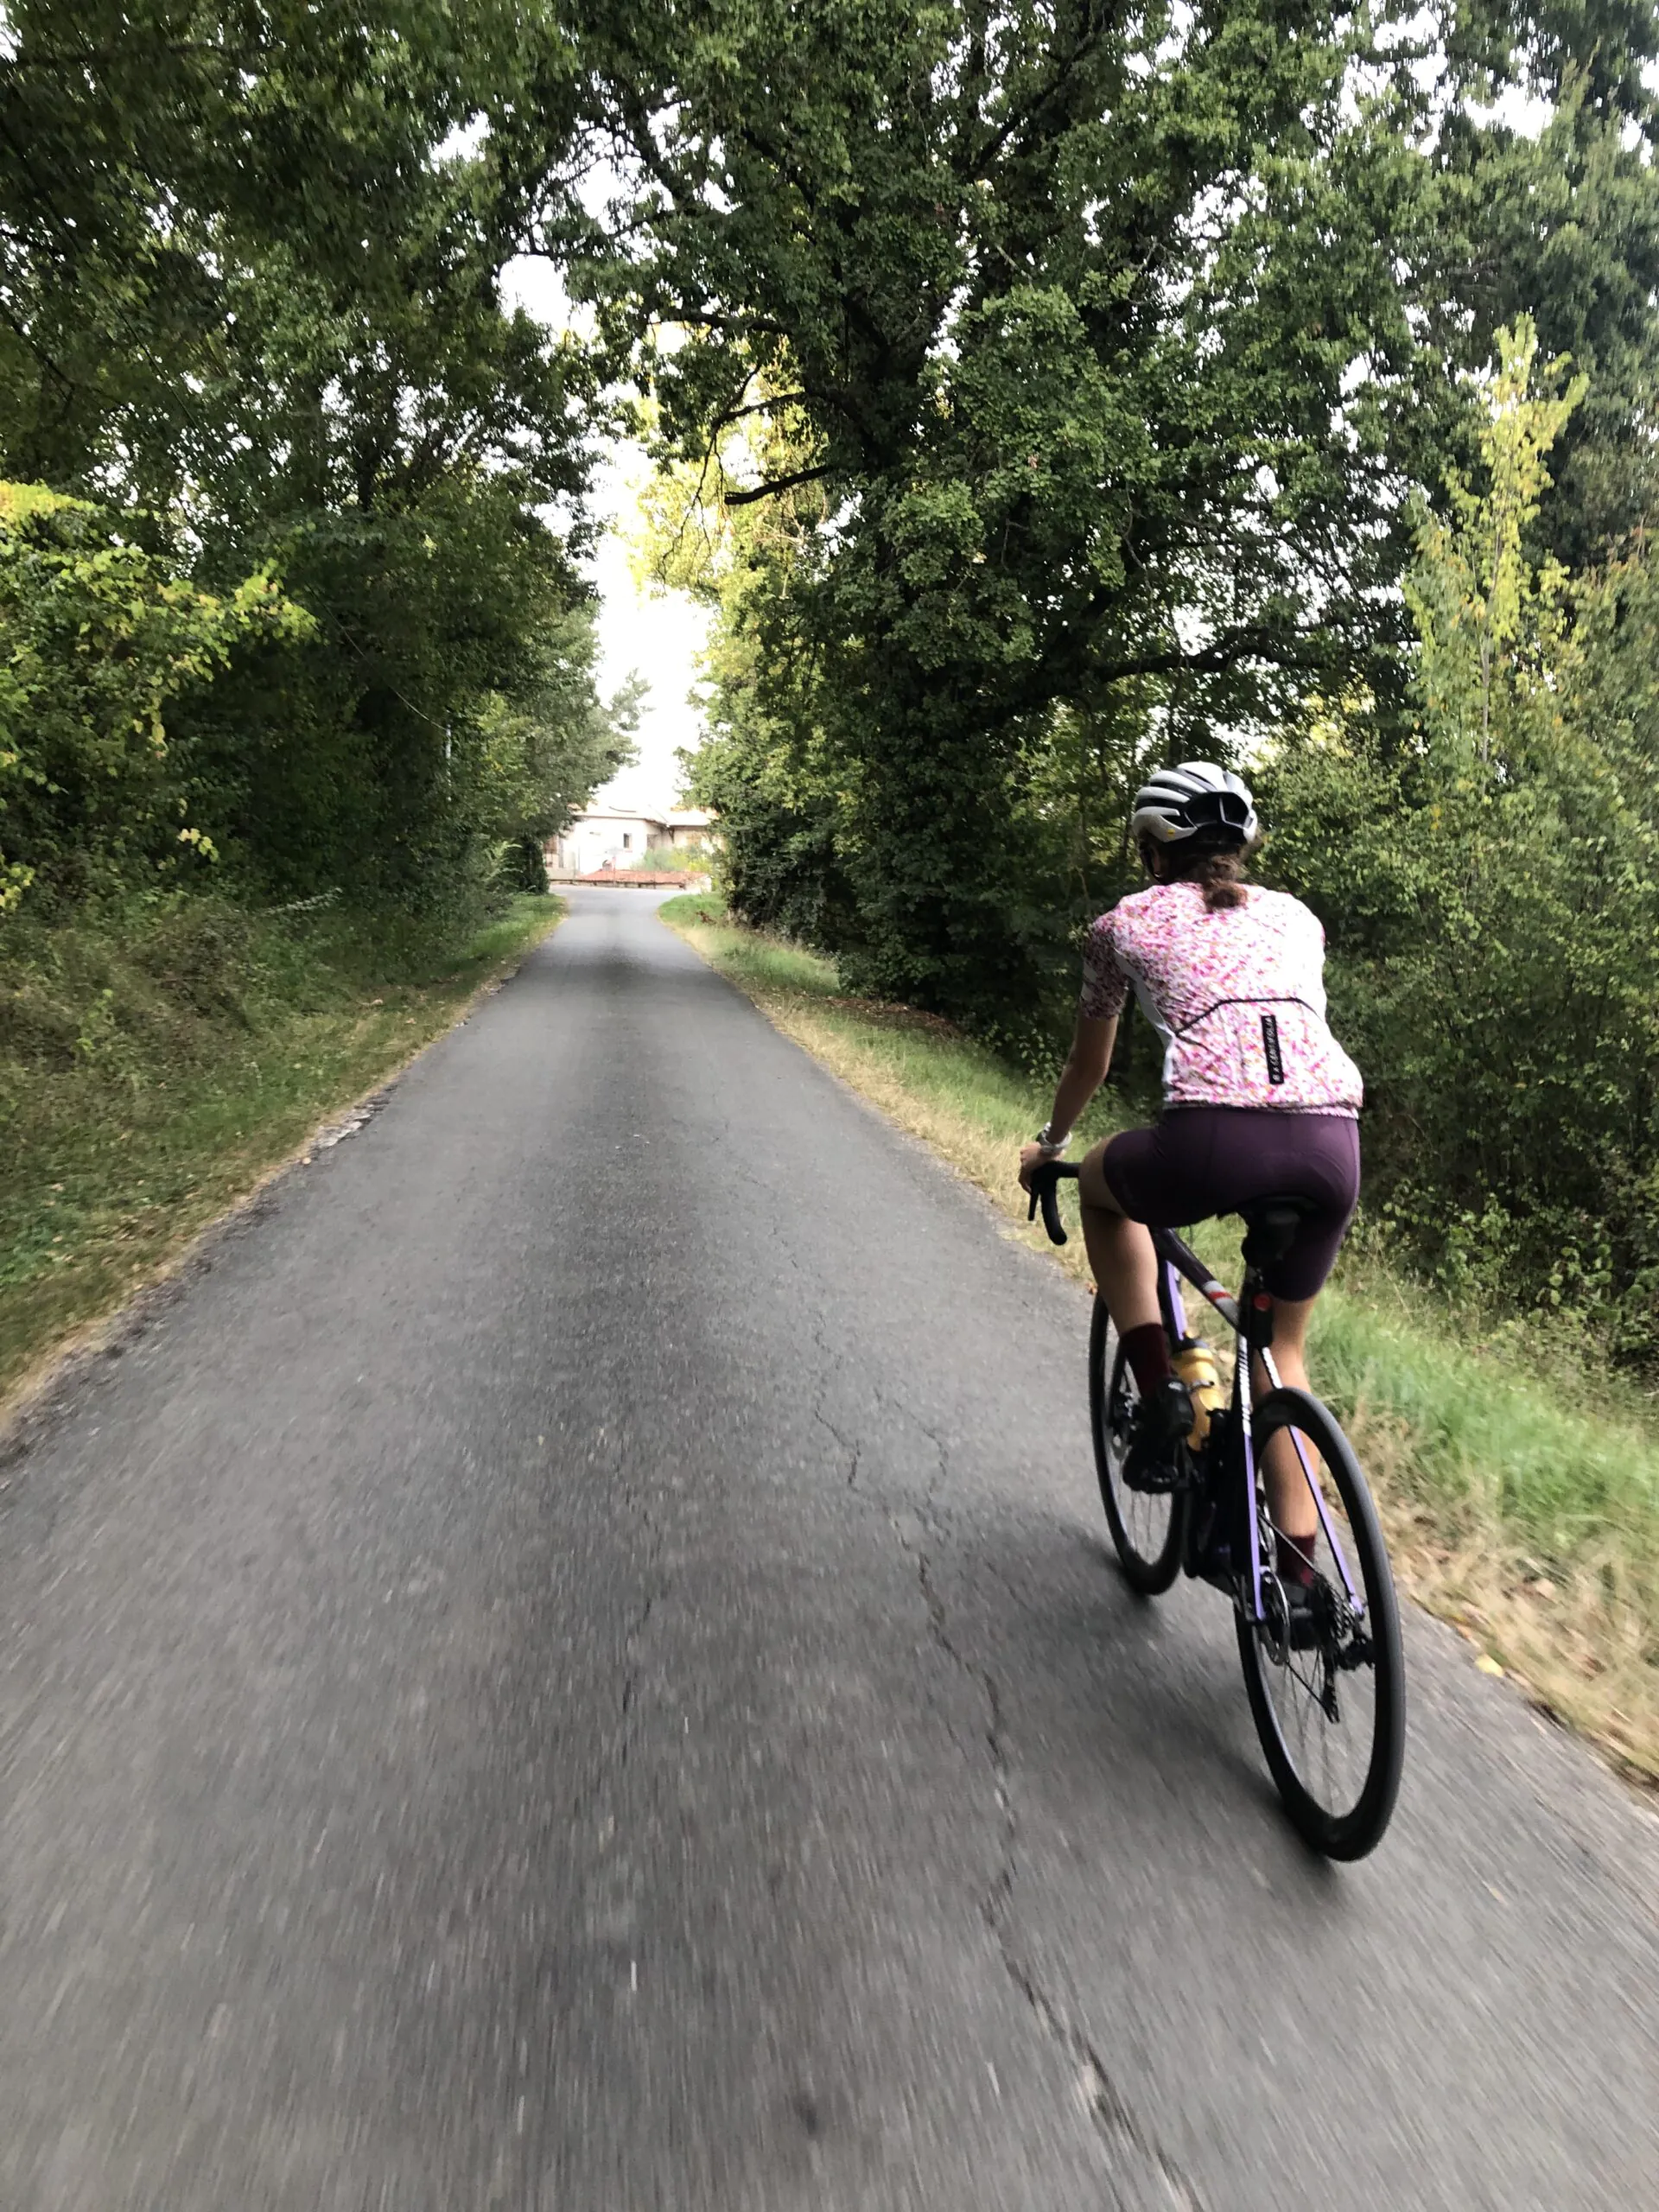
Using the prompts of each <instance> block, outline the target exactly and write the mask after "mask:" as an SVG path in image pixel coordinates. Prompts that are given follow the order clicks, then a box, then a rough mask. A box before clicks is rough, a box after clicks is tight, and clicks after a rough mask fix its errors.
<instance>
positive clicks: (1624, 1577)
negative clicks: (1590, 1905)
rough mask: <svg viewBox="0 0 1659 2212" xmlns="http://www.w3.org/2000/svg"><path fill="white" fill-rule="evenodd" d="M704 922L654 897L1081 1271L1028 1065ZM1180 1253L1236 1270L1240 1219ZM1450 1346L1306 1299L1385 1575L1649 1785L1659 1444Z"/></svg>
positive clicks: (1360, 1306)
mask: <svg viewBox="0 0 1659 2212" xmlns="http://www.w3.org/2000/svg"><path fill="white" fill-rule="evenodd" d="M719 916H720V909H719V905H718V901H717V900H713V899H685V900H676V901H672V902H671V905H670V907H669V908H667V909H664V919H666V920H667V921H669V922H670V924H671V926H673V927H675V928H677V929H678V930H679V931H680V932H681V934H682V935H683V936H684V937H685V938H687V939H688V941H689V942H690V944H693V945H694V946H695V947H696V949H697V950H699V951H700V952H701V953H702V955H703V957H705V958H706V959H708V960H709V962H710V963H711V964H712V965H714V966H715V967H717V968H719V969H721V971H722V972H723V973H724V974H726V975H728V976H730V977H731V978H732V980H733V981H734V982H736V983H738V984H739V985H740V986H741V988H743V989H744V990H745V991H746V992H747V994H748V995H749V996H750V997H751V998H753V1000H754V1001H755V1002H756V1004H757V1005H759V1006H760V1007H762V1009H763V1010H764V1011H765V1012H766V1014H768V1015H769V1016H770V1018H771V1019H772V1020H773V1021H774V1022H775V1023H776V1024H777V1026H778V1027H779V1029H781V1030H782V1031H783V1032H784V1033H785V1034H786V1035H788V1036H790V1037H792V1038H794V1039H795V1040H796V1041H797V1042H798V1044H800V1045H801V1046H804V1048H805V1050H806V1051H808V1052H810V1053H811V1054H812V1055H813V1056H814V1058H817V1059H818V1060H820V1061H822V1062H823V1065H825V1066H826V1067H828V1068H829V1069H830V1070H831V1071H833V1072H834V1073H835V1074H836V1075H837V1076H839V1077H841V1078H842V1081H843V1082H845V1083H847V1084H849V1086H850V1087H851V1088H853V1089H854V1090H857V1091H858V1092H860V1093H861V1096H864V1097H866V1098H868V1100H870V1102H871V1103H873V1104H874V1105H875V1106H878V1107H879V1108H880V1109H881V1110H882V1111H883V1112H884V1113H886V1114H887V1116H889V1117H890V1118H891V1119H892V1120H893V1121H894V1122H897V1123H898V1125H899V1127H900V1128H904V1129H907V1130H908V1131H910V1132H911V1134H912V1135H915V1136H918V1137H919V1138H921V1139H922V1140H923V1141H924V1142H925V1143H926V1144H928V1145H930V1146H931V1147H932V1148H933V1149H934V1150H935V1151H936V1152H938V1154H940V1155H941V1156H942V1157H943V1158H944V1159H945V1160H948V1161H950V1164H951V1165H952V1166H955V1167H956V1168H957V1170H958V1171H959V1172H960V1173H963V1175H965V1176H966V1177H967V1178H968V1179H969V1181H970V1182H972V1183H974V1184H976V1185H977V1186H978V1188H979V1189H980V1190H982V1191H983V1192H985V1194H986V1196H987V1197H988V1198H990V1199H991V1201H992V1202H993V1204H995V1205H996V1206H997V1207H998V1208H999V1210H1000V1211H1002V1212H1003V1213H1005V1214H1006V1215H1007V1216H1008V1217H1009V1230H1008V1234H1009V1235H1010V1236H1014V1237H1015V1238H1016V1239H1018V1240H1020V1241H1022V1242H1025V1243H1029V1244H1031V1245H1032V1247H1033V1249H1039V1250H1041V1251H1043V1252H1045V1253H1050V1254H1052V1257H1053V1258H1054V1259H1055V1260H1057V1261H1058V1263H1059V1264H1060V1265H1061V1266H1063V1267H1065V1268H1067V1269H1068V1270H1069V1271H1070V1272H1071V1273H1072V1274H1075V1275H1077V1276H1078V1277H1080V1278H1081V1277H1086V1275H1087V1272H1088V1268H1087V1261H1086V1258H1085V1256H1084V1249H1083V1243H1082V1240H1081V1238H1080V1237H1078V1236H1073V1237H1072V1238H1071V1242H1070V1243H1067V1244H1066V1245H1065V1247H1064V1248H1063V1249H1060V1250H1058V1251H1055V1250H1054V1249H1053V1248H1052V1247H1051V1246H1050V1245H1049V1244H1048V1243H1047V1240H1046V1237H1045V1236H1043V1233H1042V1230H1041V1228H1040V1226H1037V1227H1028V1226H1027V1224H1026V1221H1025V1202H1024V1199H1023V1197H1022V1196H1021V1194H1020V1192H1019V1190H1018V1189H1017V1187H1016V1186H1015V1185H1014V1177H1013V1173H1012V1163H1013V1159H1014V1152H1015V1150H1016V1148H1017V1147H1018V1146H1019V1144H1020V1142H1021V1141H1023V1140H1024V1139H1025V1138H1026V1137H1027V1135H1029V1134H1030V1132H1031V1130H1032V1129H1033V1128H1034V1127H1035V1126H1036V1125H1037V1123H1038V1122H1039V1121H1040V1120H1041V1119H1042V1118H1043V1116H1044V1114H1045V1113H1046V1110H1047V1099H1046V1096H1039V1092H1038V1088H1037V1086H1035V1085H1033V1083H1032V1082H1031V1080H1030V1078H1029V1077H1026V1076H1025V1075H1023V1074H1021V1073H1020V1072H1019V1071H1015V1070H1013V1069H1010V1068H1009V1067H1008V1066H1007V1065H1006V1064H1004V1063H1003V1062H1001V1061H1000V1060H998V1059H997V1058H995V1056H994V1055H993V1054H992V1053H990V1052H988V1051H987V1050H985V1049H984V1048H983V1047H982V1046H977V1045H976V1044H974V1043H973V1042H972V1040H971V1039H967V1038H965V1037H963V1036H962V1035H961V1034H960V1033H957V1032H956V1031H954V1030H952V1029H951V1027H950V1025H949V1024H948V1023H942V1022H939V1021H937V1020H933V1019H932V1018H931V1017H928V1016H925V1015H918V1014H915V1013H913V1012H912V1011H911V1010H909V1009H906V1008H895V1007H886V1006H877V1005H874V1004H871V1003H868V1002H866V1001H859V1000H856V999H849V998H848V997H846V996H845V995H843V994H842V993H841V992H840V991H839V989H838V988H837V985H836V976H835V972H834V969H832V968H831V967H830V965H829V963H827V962H825V961H823V960H821V959H819V958H818V957H817V956H815V955H813V954H811V953H809V952H805V951H804V950H801V949H800V948H798V947H796V946H791V945H785V944H779V943H778V942H777V941H775V940H772V939H769V938H765V937H762V936H760V935H758V934H756V933H754V932H752V931H743V930H739V929H737V928H734V927H733V926H732V925H729V924H727V923H725V922H724V921H722V920H721V919H720V918H719ZM1110 1126H1111V1124H1110V1122H1109V1121H1108V1120H1106V1119H1105V1118H1099V1119H1098V1120H1097V1122H1096V1127H1097V1128H1099V1129H1100V1130H1101V1131H1104V1130H1105V1129H1106V1128H1109V1127H1110ZM1085 1134H1087V1131H1086V1130H1085ZM1074 1218H1075V1217H1074ZM1198 1246H1199V1249H1200V1250H1202V1251H1203V1252H1204V1253H1205V1257H1206V1258H1208V1259H1209V1260H1210V1261H1211V1263H1212V1264H1213V1265H1214V1266H1215V1267H1216V1268H1217V1272H1218V1273H1219V1274H1221V1275H1222V1276H1223V1277H1224V1279H1225V1278H1227V1276H1228V1274H1229V1272H1230V1271H1231V1272H1232V1273H1234V1274H1236V1271H1237V1235H1236V1227H1234V1228H1231V1229H1230V1228H1229V1227H1228V1226H1227V1225H1225V1224H1209V1225H1208V1226H1207V1228H1206V1229H1205V1230H1204V1231H1203V1232H1202V1233H1201V1234H1200V1236H1198ZM1462 1336H1463V1331H1462V1328H1461V1324H1460V1317H1459V1316H1457V1315H1455V1314H1453V1313H1451V1312H1449V1310H1447V1309H1446V1308H1445V1307H1444V1306H1438V1305H1436V1304H1435V1303H1434V1302H1433V1300H1431V1299H1430V1297H1429V1295H1428V1294H1427V1293H1424V1292H1421V1291H1420V1290H1419V1289H1418V1288H1417V1287H1416V1286H1414V1285H1412V1284H1409V1283H1407V1282H1403V1281H1402V1280H1401V1279H1400V1278H1398V1277H1397V1276H1394V1275H1390V1274H1385V1273H1384V1272H1383V1271H1382V1270H1380V1269H1379V1268H1377V1267H1376V1264H1375V1263H1374V1262H1370V1263H1366V1262H1353V1263H1351V1264H1349V1265H1346V1266H1345V1267H1344V1269H1343V1270H1342V1272H1341V1273H1340V1274H1339V1275H1338V1281H1337V1282H1336V1283H1335V1284H1334V1285H1333V1286H1332V1289H1331V1290H1330V1291H1329V1293H1328V1294H1327V1295H1326V1297H1325V1299H1324V1300H1322V1301H1321V1304H1320V1308H1319V1323H1318V1325H1317V1326H1316V1330H1315V1333H1314V1337H1313V1343H1312V1345H1311V1348H1310V1356H1311V1360H1312V1363H1313V1369H1314V1373H1315V1377H1316V1381H1317V1382H1318V1383H1319V1386H1320V1388H1321V1389H1323V1390H1324V1392H1325V1395H1327V1396H1328V1397H1329V1398H1330V1399H1331V1400H1332V1403H1333V1404H1335V1405H1336V1406H1337V1407H1338V1408H1339V1410H1340V1411H1341V1412H1342V1414H1343V1416H1344V1421H1345V1422H1346V1424H1347V1426H1348V1428H1349V1430H1350V1433H1351V1436H1352V1438H1353V1441H1354V1443H1355V1446H1356V1447H1357V1450H1358V1452H1359V1453H1360V1457H1361V1459H1363V1462H1364V1464H1365V1466H1366V1469H1367V1471H1368V1473H1369V1474H1370V1478H1371V1482H1372V1486H1373V1489H1374V1491H1376V1497H1377V1502H1378V1506H1379V1509H1380V1510H1381V1511H1382V1514H1383V1521H1384V1524H1385V1526H1386V1528H1387V1529H1388V1534H1389V1545H1390V1548H1391V1550H1392V1553H1393V1555H1394V1559H1395V1567H1396V1572H1397V1573H1398V1574H1399V1578H1400V1580H1401V1582H1402V1586H1404V1587H1405V1588H1406V1589H1408V1591H1409V1592H1411V1594H1412V1595H1413V1596H1414V1598H1415V1599H1417V1600H1418V1602H1419V1603H1421V1605H1424V1606H1426V1607H1427V1609H1428V1610H1429V1611H1432V1612H1434V1613H1437V1614H1439V1615H1440V1617H1441V1618H1445V1619H1446V1620H1449V1621H1451V1622H1452V1623H1453V1624H1455V1625H1456V1626H1457V1627H1458V1628H1459V1630H1460V1631H1461V1632H1462V1634H1463V1635H1464V1636H1465V1637H1466V1638H1467V1640H1468V1641H1469V1643H1470V1644H1471V1649H1472V1651H1473V1653H1474V1654H1475V1656H1476V1659H1477V1662H1478V1663H1479V1664H1480V1665H1482V1666H1483V1667H1484V1669H1485V1670H1486V1671H1488V1672H1503V1673H1508V1674H1510V1675H1513V1676H1514V1677H1515V1678H1516V1680H1517V1681H1520V1682H1521V1683H1522V1686H1523V1687H1524V1688H1526V1689H1527V1690H1528V1692H1529V1694H1530V1695H1531V1696H1532V1697H1533V1699H1534V1700H1535V1702H1536V1703H1538V1704H1539V1705H1540V1706H1541V1707H1543V1708H1544V1709H1545V1710H1546V1711H1548V1713H1551V1714H1553V1715H1554V1716H1556V1717H1557V1718H1559V1719H1562V1720H1564V1721H1567V1722H1569V1723H1571V1724H1572V1725H1573V1726H1574V1727H1577V1728H1579V1729H1580V1730H1582V1731H1583V1732H1585V1733H1586V1735H1588V1736H1590V1737H1592V1738H1593V1739H1594V1740H1595V1741H1596V1742H1598V1743H1599V1745H1602V1747H1603V1748H1604V1749H1605V1750H1606V1751H1608V1752H1609V1753H1611V1755H1612V1756H1613V1758H1615V1760H1616V1761H1617V1762H1618V1764H1619V1765H1620V1766H1621V1767H1622V1768H1623V1769H1624V1770H1625V1771H1626V1772H1627V1773H1628V1774H1630V1776H1631V1777H1639V1778H1641V1779H1643V1780H1645V1781H1647V1782H1649V1783H1652V1782H1655V1781H1659V1452H1656V1451H1655V1448H1654V1446H1653V1445H1652V1443H1651V1441H1650V1440H1649V1437H1648V1435H1647V1434H1646V1433H1645V1432H1644V1430H1643V1427H1642V1425H1641V1423H1640V1421H1639V1420H1637V1419H1635V1418H1632V1419H1630V1420H1620V1419H1618V1417H1617V1416H1616V1415H1613V1416H1611V1417H1610V1414H1609V1413H1608V1411H1607V1410H1606V1408H1605V1402H1606V1399H1607V1397H1608V1396H1609V1395H1611V1394H1610V1392H1609V1390H1608V1388H1607V1386H1606V1385H1605V1384H1604V1385H1602V1386H1601V1388H1600V1400H1601V1402H1597V1398H1596V1396H1595V1395H1594V1393H1595V1389H1596V1386H1595V1385H1594V1383H1593V1382H1592V1383H1590V1384H1588V1385H1586V1379H1585V1377H1584V1376H1582V1375H1581V1374H1578V1373H1573V1374H1565V1373H1564V1374H1560V1375H1551V1374H1549V1373H1548V1372H1546V1371H1545V1370H1543V1369H1542V1368H1541V1367H1540V1366H1538V1365H1537V1364H1534V1366H1533V1367H1532V1370H1531V1371H1530V1372H1526V1371H1522V1368H1521V1366H1520V1364H1519V1363H1518V1362H1517V1359H1516V1351H1515V1343H1516V1340H1515V1339H1513V1338H1511V1340H1510V1349H1509V1350H1508V1351H1507V1353H1505V1352H1503V1351H1492V1350H1484V1351H1483V1350H1482V1349H1480V1348H1479V1347H1473V1348H1471V1347H1470V1346H1468V1345H1467V1344H1465V1342H1463V1341H1462ZM1522 1342H1524V1339H1523V1340H1522Z"/></svg>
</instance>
